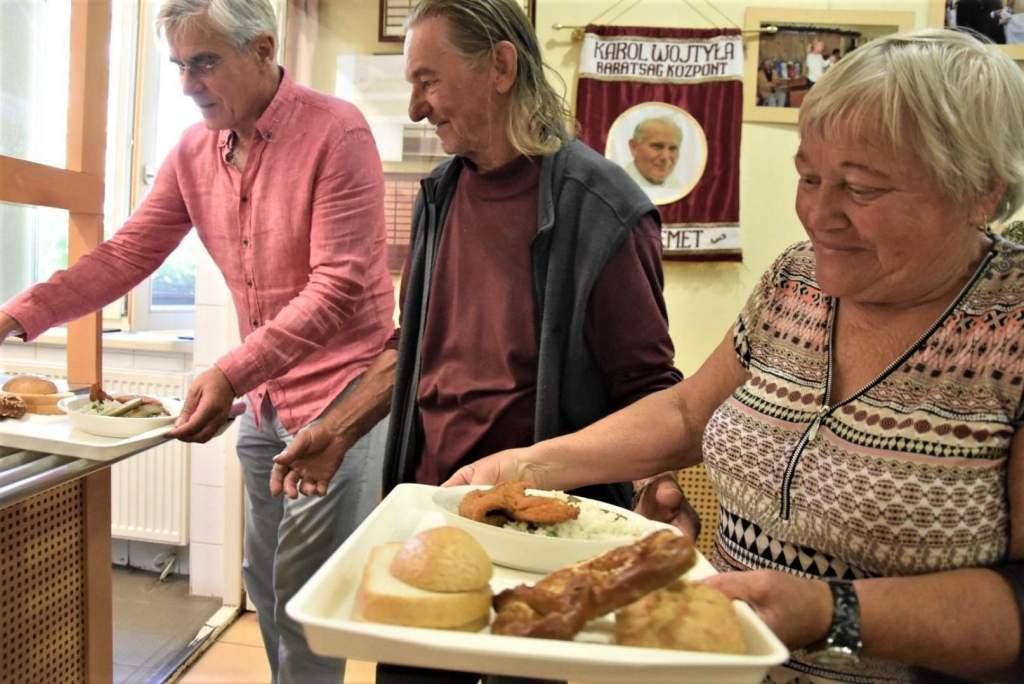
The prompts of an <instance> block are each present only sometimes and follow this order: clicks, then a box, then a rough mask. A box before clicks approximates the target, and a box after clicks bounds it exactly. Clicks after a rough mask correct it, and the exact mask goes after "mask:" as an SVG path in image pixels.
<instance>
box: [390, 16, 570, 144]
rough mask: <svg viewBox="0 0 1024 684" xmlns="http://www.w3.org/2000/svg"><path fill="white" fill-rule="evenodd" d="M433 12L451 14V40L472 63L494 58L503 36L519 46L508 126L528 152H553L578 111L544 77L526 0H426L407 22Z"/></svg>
mask: <svg viewBox="0 0 1024 684" xmlns="http://www.w3.org/2000/svg"><path fill="white" fill-rule="evenodd" d="M434 17H443V18H444V19H446V20H447V22H448V39H449V41H450V42H451V44H452V45H453V46H454V47H455V49H456V50H458V51H459V52H461V53H462V55H463V56H464V57H465V58H466V60H467V61H469V62H470V63H472V64H480V63H481V62H483V61H484V60H487V59H489V58H490V56H491V55H492V54H493V53H494V48H495V46H496V45H497V44H498V43H499V42H500V41H503V40H507V41H508V42H510V43H512V45H513V46H515V48H516V55H517V65H516V66H517V72H516V82H515V85H513V87H512V98H511V107H510V108H509V113H508V121H507V122H506V132H507V134H508V138H509V142H510V143H511V144H512V146H513V147H515V148H516V150H518V151H519V152H520V153H521V154H524V155H527V156H533V155H546V154H551V153H553V152H555V151H557V150H558V149H559V148H560V147H561V146H562V143H564V142H565V141H567V140H568V139H569V137H570V134H569V128H568V126H567V124H568V122H569V121H572V120H573V115H572V113H571V112H570V111H569V110H568V108H567V107H566V104H565V100H564V98H562V97H561V96H560V95H559V94H558V93H556V92H555V90H554V89H553V88H552V87H551V84H549V83H548V82H547V79H546V78H545V77H544V68H545V66H546V65H545V64H544V61H543V59H541V56H540V45H539V44H538V43H537V35H536V33H534V30H533V27H532V26H531V25H530V20H529V19H528V18H527V17H526V13H525V12H523V8H522V7H521V6H519V5H518V4H517V3H516V2H514V0H421V2H420V3H419V4H417V5H416V6H415V7H413V9H412V11H411V12H410V13H409V17H408V19H407V20H406V27H407V28H411V27H413V26H415V25H416V24H417V23H419V22H421V21H423V20H425V19H430V18H434Z"/></svg>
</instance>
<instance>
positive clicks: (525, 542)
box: [433, 485, 682, 573]
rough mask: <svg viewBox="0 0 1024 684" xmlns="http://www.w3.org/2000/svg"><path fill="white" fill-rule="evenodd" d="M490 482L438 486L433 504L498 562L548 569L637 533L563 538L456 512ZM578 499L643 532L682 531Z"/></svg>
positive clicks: (623, 541)
mask: <svg viewBox="0 0 1024 684" xmlns="http://www.w3.org/2000/svg"><path fill="white" fill-rule="evenodd" d="M489 488H490V485H484V486H481V485H463V486H460V487H440V488H438V490H437V491H436V492H434V495H433V501H434V504H435V505H436V506H437V507H438V508H439V509H441V512H442V513H443V514H444V516H445V519H446V520H447V522H448V524H449V525H452V526H454V527H459V528H462V529H464V530H466V531H467V532H469V533H470V534H472V535H473V537H474V538H476V540H477V541H478V542H480V545H481V546H483V547H484V549H485V550H486V551H487V553H488V554H489V555H490V557H491V560H493V561H494V562H495V563H497V564H498V565H502V566H504V567H506V568H514V569H516V570H525V571H527V572H537V573H548V572H552V571H554V570H557V569H558V568H562V567H565V566H566V565H571V564H572V563H578V562H580V561H583V560H587V559H588V558H593V557H594V556H598V555H600V554H602V553H604V552H605V551H608V550H609V549H614V548H616V547H618V546H624V545H626V544H632V543H633V542H634V541H636V540H637V539H638V538H639V537H622V538H617V539H602V540H591V539H566V538H564V537H548V536H544V535H539V534H529V533H527V532H520V531H519V530H514V529H506V528H504V527H496V526H494V525H488V524H486V523H481V522H477V521H475V520H470V519H469V518H464V517H462V516H461V515H459V502H461V501H462V497H464V496H465V495H466V494H468V493H469V492H471V491H473V490H474V489H489ZM527 493H542V492H540V491H538V490H530V489H528V490H527ZM577 498H579V499H581V500H582V501H590V502H591V503H593V504H595V505H597V506H599V507H600V508H603V509H604V510H606V511H609V512H612V513H617V514H619V515H622V516H625V517H627V518H629V519H630V520H633V521H635V522H637V523H638V524H639V525H640V526H642V527H643V529H644V534H641V535H640V536H644V535H646V534H650V533H651V532H655V531H657V530H663V529H669V530H672V531H674V532H676V533H678V534H682V532H680V531H679V530H678V529H677V528H675V527H672V526H671V525H668V524H666V523H661V522H657V521H655V520H649V519H647V518H645V517H643V516H642V515H638V514H636V513H634V512H633V511H627V510H626V509H624V508H619V507H618V506H613V505H611V504H606V503H603V502H601V501H594V500H592V499H586V498H584V497H577Z"/></svg>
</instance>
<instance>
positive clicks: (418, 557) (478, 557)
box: [390, 527, 493, 592]
mask: <svg viewBox="0 0 1024 684" xmlns="http://www.w3.org/2000/svg"><path fill="white" fill-rule="evenodd" d="M390 569H391V574H392V575H394V576H395V577H397V578H398V579H400V580H402V581H403V582H405V583H406V584H411V585H412V586H414V587H417V588H419V589H425V590H427V591H440V592H462V591H476V590H478V589H483V588H484V587H486V586H487V585H488V584H489V583H490V581H491V573H492V571H493V568H492V567H491V558H490V556H488V555H487V552H486V551H484V547H482V546H480V542H478V541H477V540H476V539H474V538H473V535H471V534H470V533H469V532H466V531H465V530H460V529H459V528H457V527H434V528H431V529H429V530H424V531H423V532H420V533H419V534H417V535H416V536H414V537H412V538H411V539H409V540H408V541H406V542H405V543H404V544H402V548H401V549H399V551H398V553H397V554H395V557H394V559H393V560H392V561H391V567H390Z"/></svg>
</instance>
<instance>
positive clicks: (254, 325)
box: [252, 321, 260, 328]
mask: <svg viewBox="0 0 1024 684" xmlns="http://www.w3.org/2000/svg"><path fill="white" fill-rule="evenodd" d="M252 327H254V328H258V327H260V322H259V321H253V322H252Z"/></svg>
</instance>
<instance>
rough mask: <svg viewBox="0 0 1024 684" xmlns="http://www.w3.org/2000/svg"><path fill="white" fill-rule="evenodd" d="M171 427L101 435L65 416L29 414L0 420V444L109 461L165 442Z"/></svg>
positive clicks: (59, 454)
mask: <svg viewBox="0 0 1024 684" xmlns="http://www.w3.org/2000/svg"><path fill="white" fill-rule="evenodd" d="M172 427H174V426H173V425H164V426H162V427H158V428H156V429H154V430H150V431H149V432H143V433H141V434H138V435H134V436H132V437H100V436H98V435H91V434H89V433H87V432H82V431H81V430H76V429H75V428H73V427H72V426H71V422H70V421H69V420H68V417H67V416H66V415H64V416H40V415H36V414H28V415H26V416H25V417H24V418H20V419H17V420H12V419H8V420H0V447H12V448H14V449H25V450H26V451H40V452H43V453H46V454H57V455H58V456H74V457H75V458H85V459H89V460H91V461H112V460H114V459H115V458H119V457H121V456H124V455H125V454H130V453H134V452H136V451H141V450H143V449H148V448H149V447H153V446H156V445H157V444H160V443H162V442H165V441H167V437H166V434H167V433H168V432H169V431H170V430H171V428H172Z"/></svg>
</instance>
